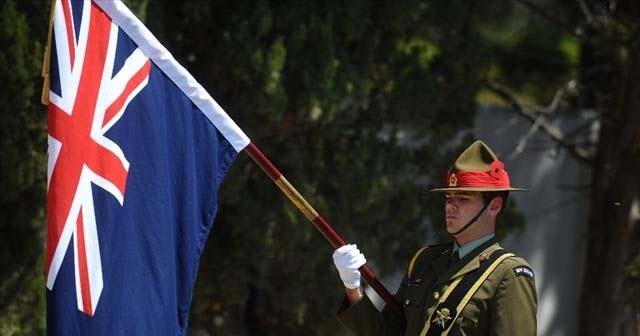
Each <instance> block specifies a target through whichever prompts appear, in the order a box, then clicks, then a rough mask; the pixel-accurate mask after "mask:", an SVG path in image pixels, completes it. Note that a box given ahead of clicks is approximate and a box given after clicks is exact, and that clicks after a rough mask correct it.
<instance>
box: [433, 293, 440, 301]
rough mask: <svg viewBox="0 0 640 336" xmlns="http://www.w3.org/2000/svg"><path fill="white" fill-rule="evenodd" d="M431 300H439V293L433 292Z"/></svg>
mask: <svg viewBox="0 0 640 336" xmlns="http://www.w3.org/2000/svg"><path fill="white" fill-rule="evenodd" d="M433 298H434V299H436V300H437V299H439V298H440V293H438V292H433Z"/></svg>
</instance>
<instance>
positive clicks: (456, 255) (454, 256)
mask: <svg viewBox="0 0 640 336" xmlns="http://www.w3.org/2000/svg"><path fill="white" fill-rule="evenodd" d="M458 252H459V251H458V250H456V251H455V252H453V253H452V254H451V261H450V262H449V265H453V264H455V263H456V262H458V260H460V254H459V253H458Z"/></svg>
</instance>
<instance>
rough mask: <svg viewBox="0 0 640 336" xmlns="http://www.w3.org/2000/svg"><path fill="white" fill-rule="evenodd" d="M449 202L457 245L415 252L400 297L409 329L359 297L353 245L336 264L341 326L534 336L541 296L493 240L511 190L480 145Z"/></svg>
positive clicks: (457, 168) (361, 260)
mask: <svg viewBox="0 0 640 336" xmlns="http://www.w3.org/2000/svg"><path fill="white" fill-rule="evenodd" d="M446 182H447V185H446V186H445V187H443V188H439V189H433V190H432V191H434V192H442V193H444V195H445V214H446V230H447V232H448V233H449V234H450V235H451V236H452V237H453V238H454V242H452V243H447V244H440V245H435V246H429V247H424V248H422V249H420V250H418V251H417V253H416V254H415V256H414V257H413V259H412V260H411V262H410V263H409V267H408V269H407V272H406V274H405V276H404V278H403V280H402V282H401V284H400V288H399V289H398V291H397V293H396V295H395V298H396V300H397V301H398V302H399V303H401V304H402V306H403V307H404V314H405V318H406V324H405V323H403V322H402V321H401V320H400V319H398V318H397V317H396V315H394V314H393V313H392V311H391V310H390V309H389V308H388V307H387V308H385V309H384V310H383V311H382V312H378V310H377V309H376V308H375V307H374V306H373V304H372V303H371V301H369V299H368V298H367V297H366V296H364V295H363V294H362V290H361V288H360V272H359V271H358V268H359V267H360V266H362V265H364V264H365V262H366V261H365V257H364V255H363V254H362V253H360V251H359V250H358V249H357V247H356V246H355V245H345V246H342V247H340V248H338V249H337V250H336V251H335V252H334V254H333V259H334V263H335V265H336V267H337V269H338V272H339V274H340V278H341V279H342V281H343V283H344V286H345V292H346V298H345V302H344V303H343V306H342V307H341V309H340V311H339V312H338V320H339V321H340V322H341V323H342V324H343V325H344V326H345V327H346V328H347V329H349V330H350V331H351V333H353V334H354V335H467V336H469V335H505V336H506V335H508V336H517V335H526V336H533V335H536V310H537V304H538V303H537V297H536V288H535V283H534V274H533V271H532V270H531V268H530V267H529V265H528V264H527V262H526V261H525V260H524V259H522V258H519V257H516V256H515V255H513V254H512V253H507V252H506V251H505V250H504V249H502V248H501V247H500V245H499V244H498V243H497V242H496V241H495V227H496V220H497V218H498V216H499V215H500V213H501V212H502V211H503V210H504V207H505V205H506V202H507V197H508V194H509V191H519V190H523V189H518V188H512V187H511V186H510V184H509V176H508V174H507V172H506V170H505V169H504V165H503V163H502V162H500V161H499V160H498V159H497V157H496V156H495V154H494V153H493V152H492V151H491V149H490V148H489V147H488V146H487V145H485V144H484V143H483V142H481V141H476V142H475V143H473V144H472V145H471V146H469V147H468V148H467V149H466V150H465V151H464V152H463V153H462V154H461V155H460V156H459V157H458V159H457V160H456V161H455V163H454V165H453V167H451V169H450V170H449V172H448V174H447V178H446Z"/></svg>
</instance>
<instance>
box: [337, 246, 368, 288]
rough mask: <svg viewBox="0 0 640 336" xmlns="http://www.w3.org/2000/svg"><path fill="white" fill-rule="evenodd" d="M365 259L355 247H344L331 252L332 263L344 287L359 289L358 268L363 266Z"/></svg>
mask: <svg viewBox="0 0 640 336" xmlns="http://www.w3.org/2000/svg"><path fill="white" fill-rule="evenodd" d="M366 262H367V259H365V258H364V254H362V253H360V250H358V246H356V245H344V246H342V247H339V248H337V249H336V250H335V252H333V263H334V264H335V265H336V268H337V269H338V273H340V279H342V282H343V283H344V286H345V287H347V288H350V289H354V288H358V287H360V271H358V268H360V266H362V265H364V264H365V263H366Z"/></svg>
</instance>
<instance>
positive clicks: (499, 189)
mask: <svg viewBox="0 0 640 336" xmlns="http://www.w3.org/2000/svg"><path fill="white" fill-rule="evenodd" d="M429 191H433V192H446V191H527V189H522V188H511V187H509V188H488V187H459V188H456V187H451V188H436V189H431V190H429Z"/></svg>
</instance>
